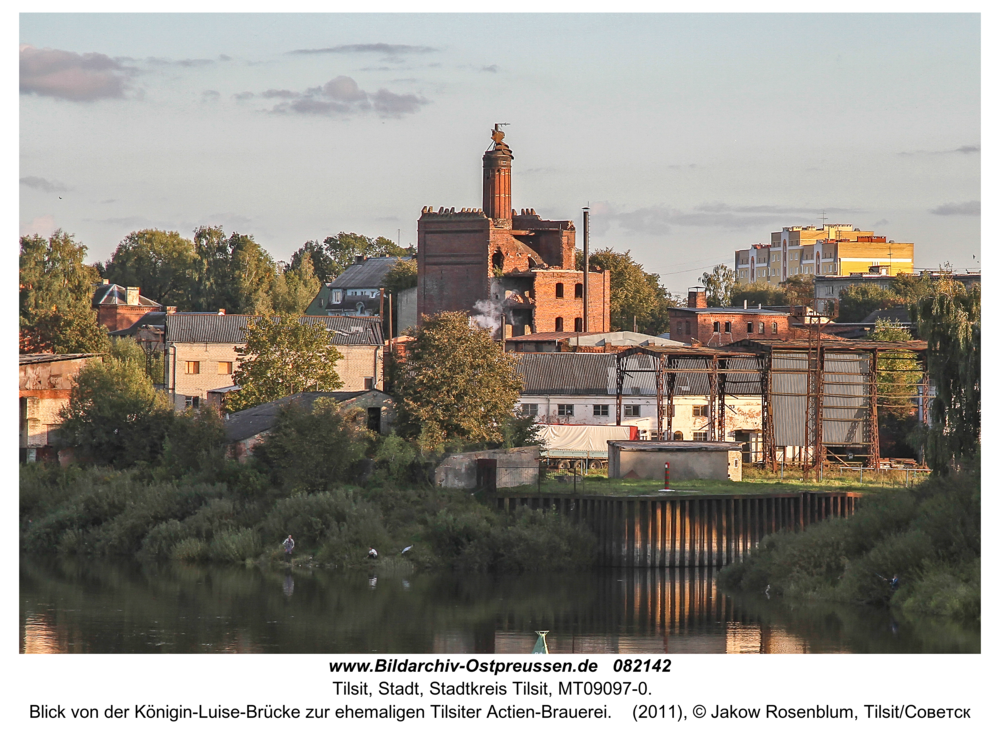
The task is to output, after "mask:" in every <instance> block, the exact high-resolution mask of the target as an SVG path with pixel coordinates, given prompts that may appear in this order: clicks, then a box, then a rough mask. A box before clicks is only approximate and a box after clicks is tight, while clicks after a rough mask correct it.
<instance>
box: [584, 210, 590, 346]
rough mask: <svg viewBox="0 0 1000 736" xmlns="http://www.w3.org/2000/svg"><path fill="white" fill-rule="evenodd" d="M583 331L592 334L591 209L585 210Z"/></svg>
mask: <svg viewBox="0 0 1000 736" xmlns="http://www.w3.org/2000/svg"><path fill="white" fill-rule="evenodd" d="M583 331H584V332H590V208H589V207H584V208H583Z"/></svg>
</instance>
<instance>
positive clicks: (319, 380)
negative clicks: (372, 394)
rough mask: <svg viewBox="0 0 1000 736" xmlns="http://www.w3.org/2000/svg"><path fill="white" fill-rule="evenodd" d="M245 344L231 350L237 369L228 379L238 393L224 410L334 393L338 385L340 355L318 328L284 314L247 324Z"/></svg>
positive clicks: (251, 320)
mask: <svg viewBox="0 0 1000 736" xmlns="http://www.w3.org/2000/svg"><path fill="white" fill-rule="evenodd" d="M244 336H245V338H246V345H244V346H242V347H239V348H237V349H236V352H237V354H238V355H239V356H240V365H239V368H237V369H236V372H235V374H234V375H233V383H234V384H236V385H237V386H239V387H240V390H239V391H235V392H233V393H232V394H230V398H229V399H228V400H227V401H226V408H227V409H229V410H230V411H240V410H242V409H249V408H250V407H252V406H257V405H258V404H264V403H266V402H268V401H274V400H275V399H280V398H282V397H284V396H289V395H291V394H297V393H299V392H301V391H336V390H337V389H338V388H340V387H341V386H343V385H344V384H343V382H342V381H341V380H340V376H338V375H337V361H338V360H340V359H341V358H342V357H343V356H342V355H341V354H340V351H338V350H337V348H336V346H335V345H334V344H333V343H332V342H331V341H330V336H329V335H328V334H327V331H326V330H325V329H324V326H323V323H322V322H320V321H316V320H312V319H309V318H305V319H303V318H299V317H294V316H292V315H287V314H279V315H276V316H273V317H256V318H251V319H249V320H247V327H246V332H245V335H244Z"/></svg>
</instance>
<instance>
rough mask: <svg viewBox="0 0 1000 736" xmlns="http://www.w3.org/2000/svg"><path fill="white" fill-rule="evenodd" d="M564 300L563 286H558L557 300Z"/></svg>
mask: <svg viewBox="0 0 1000 736" xmlns="http://www.w3.org/2000/svg"><path fill="white" fill-rule="evenodd" d="M562 298H563V285H562V284H556V299H562Z"/></svg>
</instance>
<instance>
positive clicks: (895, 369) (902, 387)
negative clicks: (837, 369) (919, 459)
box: [868, 319, 920, 457]
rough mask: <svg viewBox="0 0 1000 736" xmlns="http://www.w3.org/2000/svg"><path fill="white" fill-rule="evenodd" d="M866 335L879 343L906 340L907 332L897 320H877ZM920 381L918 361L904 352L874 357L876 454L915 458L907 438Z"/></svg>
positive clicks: (910, 354)
mask: <svg viewBox="0 0 1000 736" xmlns="http://www.w3.org/2000/svg"><path fill="white" fill-rule="evenodd" d="M868 337H869V339H870V340H878V341H882V342H906V341H908V340H911V339H912V335H910V331H909V330H908V329H906V328H905V327H903V326H902V325H901V324H900V323H899V322H893V321H891V320H881V319H880V320H877V321H876V322H875V329H873V330H872V331H871V332H870V333H869V334H868ZM919 382H920V364H919V362H918V360H917V358H916V355H915V354H914V353H912V352H908V351H898V352H897V351H891V352H890V351H884V352H882V353H880V354H879V356H878V377H877V390H878V398H877V402H876V403H877V407H878V425H879V431H878V437H879V454H880V455H882V456H886V457H904V456H911V457H916V453H915V450H914V448H913V446H912V444H911V443H910V441H909V439H908V437H909V435H911V434H912V432H913V430H914V429H915V428H916V426H917V419H916V417H914V416H913V406H914V402H913V397H914V396H915V395H916V393H917V384H918V383H919Z"/></svg>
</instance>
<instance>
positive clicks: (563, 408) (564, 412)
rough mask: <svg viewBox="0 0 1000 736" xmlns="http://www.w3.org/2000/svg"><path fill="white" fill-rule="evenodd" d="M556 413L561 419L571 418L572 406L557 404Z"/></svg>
mask: <svg viewBox="0 0 1000 736" xmlns="http://www.w3.org/2000/svg"><path fill="white" fill-rule="evenodd" d="M556 411H557V413H558V414H559V416H561V417H571V416H573V405H572V404H559V406H558V408H557V409H556Z"/></svg>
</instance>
